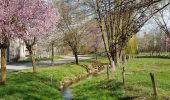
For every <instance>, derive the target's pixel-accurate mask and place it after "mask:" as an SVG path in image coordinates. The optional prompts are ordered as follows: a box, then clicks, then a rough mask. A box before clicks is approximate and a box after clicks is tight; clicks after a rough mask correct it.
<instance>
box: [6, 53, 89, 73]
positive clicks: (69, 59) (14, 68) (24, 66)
mask: <svg viewBox="0 0 170 100" xmlns="http://www.w3.org/2000/svg"><path fill="white" fill-rule="evenodd" d="M62 57H63V59H57V60H55V61H54V64H64V63H70V62H74V61H75V58H74V56H62ZM90 58H92V57H89V56H84V55H79V60H86V59H90ZM50 64H51V61H40V62H36V65H37V66H41V67H43V66H48V65H50ZM31 67H32V65H31V63H13V64H9V65H7V70H10V71H19V70H23V69H29V68H31Z"/></svg>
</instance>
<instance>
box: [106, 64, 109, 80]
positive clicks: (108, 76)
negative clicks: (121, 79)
mask: <svg viewBox="0 0 170 100" xmlns="http://www.w3.org/2000/svg"><path fill="white" fill-rule="evenodd" d="M106 68H107V79H108V80H109V64H108V65H107V66H106Z"/></svg>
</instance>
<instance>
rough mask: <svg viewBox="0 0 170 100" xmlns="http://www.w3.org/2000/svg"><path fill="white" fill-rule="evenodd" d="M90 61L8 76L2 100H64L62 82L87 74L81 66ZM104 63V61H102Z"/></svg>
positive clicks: (0, 91) (1, 92)
mask: <svg viewBox="0 0 170 100" xmlns="http://www.w3.org/2000/svg"><path fill="white" fill-rule="evenodd" d="M93 60H94V59H90V60H85V61H81V62H80V65H76V64H73V63H69V64H63V65H58V66H51V67H45V68H40V67H39V68H38V69H37V70H38V72H37V73H35V74H33V73H32V70H31V69H30V70H24V71H22V72H13V73H8V74H7V82H6V85H5V86H1V87H0V98H1V99H5V100H49V99H50V100H62V99H63V98H62V96H61V93H60V91H59V85H60V81H62V80H63V79H64V78H66V77H67V78H69V77H75V76H78V75H79V74H82V73H86V69H84V68H83V67H82V66H81V64H90V62H91V61H93ZM101 61H103V60H101Z"/></svg>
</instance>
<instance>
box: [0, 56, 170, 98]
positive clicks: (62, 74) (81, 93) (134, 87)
mask: <svg viewBox="0 0 170 100" xmlns="http://www.w3.org/2000/svg"><path fill="white" fill-rule="evenodd" d="M90 61H94V59H89V60H85V61H81V63H80V65H75V64H73V63H69V64H64V65H58V66H51V67H45V68H38V72H37V73H35V74H33V73H31V70H24V71H21V72H12V73H8V74H7V83H6V85H5V86H2V87H0V98H1V99H5V100H62V99H63V97H62V94H61V92H60V91H59V84H60V81H61V80H63V79H64V78H66V77H75V76H77V75H79V74H82V73H86V70H85V69H84V68H83V67H82V66H81V64H89V63H90ZM99 61H100V62H106V61H107V60H106V59H105V58H100V59H99ZM125 68H126V77H125V79H126V89H124V88H123V85H122V77H121V68H117V71H116V72H110V80H107V79H106V74H105V73H103V74H100V75H97V76H95V77H92V78H87V79H84V80H82V81H80V82H78V83H76V84H73V85H72V86H71V87H70V88H71V91H72V94H73V98H74V99H73V100H132V99H135V100H141V99H143V98H145V100H152V99H153V100H155V98H154V97H153V96H152V88H151V81H150V77H149V73H150V72H154V73H155V78H156V83H157V88H158V97H157V98H156V99H158V100H164V99H165V100H169V99H170V97H169V96H170V84H169V83H170V77H169V76H170V60H169V59H160V58H137V59H133V60H130V61H128V62H127V63H126V64H125Z"/></svg>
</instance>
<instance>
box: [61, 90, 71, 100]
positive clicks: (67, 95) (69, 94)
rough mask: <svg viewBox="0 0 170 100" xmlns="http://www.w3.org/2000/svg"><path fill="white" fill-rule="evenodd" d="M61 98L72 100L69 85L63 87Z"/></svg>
mask: <svg viewBox="0 0 170 100" xmlns="http://www.w3.org/2000/svg"><path fill="white" fill-rule="evenodd" d="M63 98H64V100H72V98H73V96H72V92H71V89H70V88H69V87H68V88H66V89H64V91H63Z"/></svg>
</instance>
